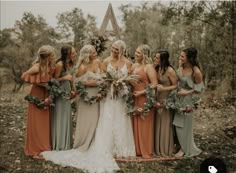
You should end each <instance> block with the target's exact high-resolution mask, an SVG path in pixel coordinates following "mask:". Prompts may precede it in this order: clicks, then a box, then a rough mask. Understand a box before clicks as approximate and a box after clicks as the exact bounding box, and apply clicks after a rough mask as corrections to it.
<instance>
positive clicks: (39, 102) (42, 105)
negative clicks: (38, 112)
mask: <svg viewBox="0 0 236 173" xmlns="http://www.w3.org/2000/svg"><path fill="white" fill-rule="evenodd" d="M24 99H25V100H27V101H28V102H29V103H32V104H34V105H35V106H36V107H37V108H39V109H47V108H48V107H49V106H54V104H53V103H52V100H50V99H49V98H46V99H39V98H38V97H35V96H32V95H26V96H25V98H24Z"/></svg>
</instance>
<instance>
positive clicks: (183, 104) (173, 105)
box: [164, 89, 200, 113]
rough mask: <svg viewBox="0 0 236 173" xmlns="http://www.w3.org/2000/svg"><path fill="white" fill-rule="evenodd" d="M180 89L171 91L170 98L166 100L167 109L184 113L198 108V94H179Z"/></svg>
mask: <svg viewBox="0 0 236 173" xmlns="http://www.w3.org/2000/svg"><path fill="white" fill-rule="evenodd" d="M178 91H179V90H178V89H176V90H173V91H171V92H170V94H169V96H168V98H167V99H166V101H165V102H164V105H165V107H166V108H167V109H173V110H177V111H180V112H184V113H189V112H192V111H193V110H194V109H197V107H198V105H199V101H200V98H199V96H197V95H196V94H191V95H186V96H179V95H178Z"/></svg>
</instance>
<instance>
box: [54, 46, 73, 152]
mask: <svg viewBox="0 0 236 173" xmlns="http://www.w3.org/2000/svg"><path fill="white" fill-rule="evenodd" d="M74 56H76V52H75V49H74V48H73V47H71V46H63V47H62V48H61V58H60V59H58V60H57V62H56V70H55V78H56V79H57V80H58V81H59V82H60V84H61V87H62V89H64V90H65V91H66V92H67V93H68V94H69V93H71V87H72V86H71V82H72V78H73V77H72V75H71V74H70V73H69V72H70V69H71V68H72V65H71V63H72V62H73V61H74ZM71 113H72V112H71V103H70V100H68V99H65V98H63V97H61V96H59V97H56V98H55V107H54V108H53V115H52V119H51V121H52V123H51V126H52V127H51V131H52V149H53V150H68V149H71V148H72V115H71Z"/></svg>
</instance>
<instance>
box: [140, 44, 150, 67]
mask: <svg viewBox="0 0 236 173" xmlns="http://www.w3.org/2000/svg"><path fill="white" fill-rule="evenodd" d="M138 48H139V49H140V50H141V51H142V53H143V63H144V64H152V63H153V62H152V58H151V49H150V47H149V46H148V45H147V44H142V45H140V46H138Z"/></svg>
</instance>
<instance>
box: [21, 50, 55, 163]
mask: <svg viewBox="0 0 236 173" xmlns="http://www.w3.org/2000/svg"><path fill="white" fill-rule="evenodd" d="M54 55H55V54H54V49H53V48H52V47H51V46H49V45H45V46H42V47H40V48H39V51H38V57H37V59H36V60H35V61H34V63H33V66H32V67H31V68H30V69H29V70H27V71H26V72H24V73H23V74H22V80H24V81H25V82H29V83H31V84H32V87H31V91H30V95H31V96H35V97H38V98H39V99H44V100H45V99H47V98H48V92H47V90H46V88H45V87H44V86H46V83H47V82H48V81H49V80H50V78H51V76H52V73H53V71H54ZM49 120H50V116H49V109H40V108H37V107H36V106H35V105H34V104H32V103H29V105H28V113H27V127H26V140H25V154H26V155H27V156H31V157H33V158H35V159H43V158H41V157H40V156H39V153H41V152H42V151H48V150H51V145H50V122H49Z"/></svg>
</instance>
